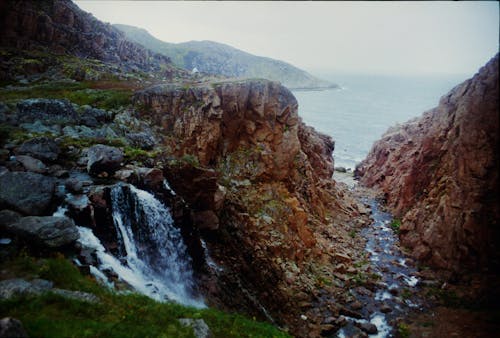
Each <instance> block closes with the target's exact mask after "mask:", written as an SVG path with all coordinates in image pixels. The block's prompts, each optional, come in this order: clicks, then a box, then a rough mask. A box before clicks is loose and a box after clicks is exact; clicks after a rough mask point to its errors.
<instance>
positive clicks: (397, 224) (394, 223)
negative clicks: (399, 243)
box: [391, 218, 401, 234]
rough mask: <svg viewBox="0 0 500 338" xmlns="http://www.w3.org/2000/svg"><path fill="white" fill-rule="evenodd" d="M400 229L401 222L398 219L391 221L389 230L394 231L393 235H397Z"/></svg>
mask: <svg viewBox="0 0 500 338" xmlns="http://www.w3.org/2000/svg"><path fill="white" fill-rule="evenodd" d="M400 227H401V220H400V219H397V218H395V219H393V220H392V222H391V228H392V230H394V232H395V233H397V234H399V228H400Z"/></svg>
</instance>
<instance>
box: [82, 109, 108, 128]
mask: <svg viewBox="0 0 500 338" xmlns="http://www.w3.org/2000/svg"><path fill="white" fill-rule="evenodd" d="M82 108H84V111H83V112H82V113H81V114H80V124H83V125H85V126H87V127H91V128H95V127H97V126H99V125H101V124H103V123H105V122H107V121H108V120H109V114H108V112H106V111H105V110H102V109H98V108H93V107H91V106H84V107H82Z"/></svg>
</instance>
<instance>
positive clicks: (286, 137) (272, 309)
mask: <svg viewBox="0 0 500 338" xmlns="http://www.w3.org/2000/svg"><path fill="white" fill-rule="evenodd" d="M134 100H135V103H136V105H137V106H139V107H141V109H140V116H141V119H143V120H145V121H149V123H150V124H151V125H153V126H155V128H156V129H155V132H156V133H157V134H158V135H162V137H163V141H162V142H163V144H164V145H165V147H166V149H169V151H170V152H171V153H172V154H174V155H175V157H176V158H180V159H184V160H187V161H188V162H191V163H194V166H195V167H197V166H198V167H204V168H205V169H203V170H202V169H201V168H198V169H193V168H190V167H189V166H186V165H179V164H178V163H176V161H175V160H169V159H165V162H166V166H165V170H164V173H165V176H166V177H167V178H168V179H169V182H170V184H171V186H172V187H173V188H174V190H175V191H176V192H177V193H178V194H180V195H182V196H183V197H184V198H185V199H186V201H187V202H188V203H189V205H190V208H191V214H192V215H193V220H194V223H195V225H196V226H197V228H198V229H200V230H201V235H202V237H203V238H204V239H205V241H206V242H207V245H208V247H209V251H210V252H211V255H212V257H213V258H214V259H215V261H216V262H218V263H219V264H220V266H221V268H222V270H220V271H219V272H218V273H216V274H208V275H206V276H205V277H204V278H205V283H202V285H203V286H202V287H204V288H205V294H206V295H207V298H208V299H209V301H210V302H211V303H213V304H218V305H219V306H221V307H223V308H229V309H239V310H240V311H241V310H244V311H246V312H248V313H252V314H254V315H256V316H259V317H264V318H266V317H267V319H270V318H274V319H275V320H276V322H277V323H279V324H281V325H285V326H287V327H289V328H290V329H291V330H292V332H294V334H297V335H299V336H307V335H309V334H312V335H313V336H314V335H319V334H320V332H321V331H322V330H325V326H324V324H322V321H323V318H324V316H325V315H330V316H336V315H338V311H339V308H338V307H337V306H336V305H335V301H334V300H333V299H334V298H335V299H337V300H339V299H343V297H344V293H343V289H342V288H340V287H338V286H337V285H333V284H328V285H323V284H322V283H321V282H319V281H322V280H325V281H329V280H331V279H332V278H334V277H333V274H334V273H339V274H342V273H345V268H346V267H345V265H344V264H341V263H345V262H346V261H349V262H354V261H356V260H358V259H360V260H361V259H362V253H363V251H362V247H360V245H362V244H361V243H360V242H359V241H353V240H352V238H351V236H350V235H349V233H350V232H352V231H355V229H357V228H358V227H359V226H360V224H361V222H360V223H356V222H355V220H354V219H353V218H354V217H355V216H360V213H361V212H360V209H359V208H362V207H359V206H358V204H357V202H355V201H354V200H353V199H352V198H350V196H349V195H348V194H347V193H346V192H345V191H343V190H342V189H340V188H338V187H337V186H336V184H335V182H334V181H333V180H332V179H331V175H332V173H333V159H332V156H331V153H332V151H333V148H334V143H333V141H332V140H331V138H330V137H328V136H326V135H322V134H320V133H318V132H316V131H315V130H314V129H313V128H311V127H308V126H306V125H304V124H303V123H302V122H301V121H300V118H299V117H298V115H297V101H296V100H295V98H294V97H293V95H292V94H291V93H290V91H289V90H288V89H286V88H285V87H283V86H282V85H280V84H278V83H275V82H270V81H263V80H262V81H243V82H237V83H218V84H213V85H198V86H192V87H178V86H157V87H153V88H150V89H146V90H143V91H140V92H138V93H136V95H135V97H134ZM358 220H359V219H358ZM332 243H334V244H332ZM346 278H347V277H346ZM313 290H316V291H313ZM321 290H323V291H321ZM319 294H322V295H323V296H321V297H319V296H318V295H319ZM318 297H319V298H318ZM320 299H321V300H320ZM322 302H323V303H322ZM313 304H315V305H316V307H317V308H316V309H315V308H314V306H313ZM301 314H303V315H305V316H307V317H308V318H309V319H308V323H307V325H304V323H303V322H302V320H301V319H300V316H301ZM326 326H327V327H328V325H326ZM332 328H333V326H329V329H332Z"/></svg>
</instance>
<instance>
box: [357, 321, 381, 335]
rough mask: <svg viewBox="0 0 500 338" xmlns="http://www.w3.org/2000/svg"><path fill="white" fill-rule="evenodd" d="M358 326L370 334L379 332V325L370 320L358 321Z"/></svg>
mask: <svg viewBox="0 0 500 338" xmlns="http://www.w3.org/2000/svg"><path fill="white" fill-rule="evenodd" d="M356 326H357V327H359V328H360V329H361V330H362V331H364V332H366V333H368V334H377V333H378V329H377V326H376V325H375V324H372V323H369V322H361V323H359V322H358V323H356Z"/></svg>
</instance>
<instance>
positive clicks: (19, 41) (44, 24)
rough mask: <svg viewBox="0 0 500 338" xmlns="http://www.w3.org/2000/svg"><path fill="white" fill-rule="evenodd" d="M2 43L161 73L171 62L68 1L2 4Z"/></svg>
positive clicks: (0, 37)
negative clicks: (42, 48)
mask: <svg viewBox="0 0 500 338" xmlns="http://www.w3.org/2000/svg"><path fill="white" fill-rule="evenodd" d="M0 12H1V13H2V14H1V15H0V30H1V31H2V34H1V36H0V43H1V45H2V46H3V47H7V46H9V47H13V48H17V49H24V50H29V49H32V48H38V47H47V48H50V49H51V50H52V51H53V52H55V53H58V54H71V55H75V56H78V57H80V58H93V59H97V60H102V61H105V62H113V63H119V64H121V66H123V67H137V68H139V69H141V70H145V71H147V70H156V71H160V65H161V64H164V65H168V64H170V60H169V58H167V57H166V56H163V55H160V54H157V53H154V52H152V51H150V50H148V49H146V48H144V47H143V46H141V45H139V44H136V43H134V42H131V41H129V40H127V39H126V38H125V35H124V34H123V33H122V32H121V31H119V30H118V29H116V28H114V27H112V26H111V25H109V24H105V23H102V22H100V21H99V20H97V19H96V18H94V17H93V16H92V15H91V14H89V13H86V12H84V11H82V10H80V9H79V8H78V6H76V5H75V4H73V3H72V2H71V1H69V0H55V1H25V0H19V1H3V2H2V4H1V7H0Z"/></svg>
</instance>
